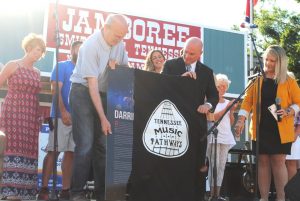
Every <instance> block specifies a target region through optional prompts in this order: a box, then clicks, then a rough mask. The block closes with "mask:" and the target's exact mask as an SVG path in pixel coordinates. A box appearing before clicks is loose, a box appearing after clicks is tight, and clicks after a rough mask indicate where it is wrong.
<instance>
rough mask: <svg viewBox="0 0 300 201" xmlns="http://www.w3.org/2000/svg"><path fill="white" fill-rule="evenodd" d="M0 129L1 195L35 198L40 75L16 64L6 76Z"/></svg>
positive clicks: (36, 71)
mask: <svg viewBox="0 0 300 201" xmlns="http://www.w3.org/2000/svg"><path fill="white" fill-rule="evenodd" d="M7 84H8V91H7V95H6V97H5V99H4V102H3V104H2V108H1V116H0V130H1V131H3V132H4V133H5V134H6V139H7V140H6V149H5V152H4V161H3V162H4V164H3V175H2V183H1V185H0V188H1V195H2V196H4V197H5V196H16V197H18V198H19V199H22V200H30V199H34V200H35V195H36V193H37V168H38V136H39V127H40V126H39V125H40V124H39V100H38V93H39V91H40V89H41V82H40V74H39V72H38V70H35V69H33V68H31V69H29V68H23V67H20V66H18V68H17V69H16V71H15V72H14V74H13V75H12V76H11V77H10V78H9V79H8V82H7Z"/></svg>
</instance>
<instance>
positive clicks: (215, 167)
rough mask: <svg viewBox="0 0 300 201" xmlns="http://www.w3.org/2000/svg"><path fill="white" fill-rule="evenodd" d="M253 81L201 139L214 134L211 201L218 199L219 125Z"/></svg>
mask: <svg viewBox="0 0 300 201" xmlns="http://www.w3.org/2000/svg"><path fill="white" fill-rule="evenodd" d="M253 83H255V82H251V83H250V84H248V86H247V87H246V88H245V89H244V91H243V92H242V93H241V94H240V95H239V96H238V97H237V98H236V99H235V100H234V101H233V103H232V104H231V105H230V106H228V107H227V108H226V110H225V112H224V113H223V115H222V116H221V117H220V118H219V119H218V120H217V121H215V122H214V124H213V125H212V127H211V128H210V129H209V130H208V131H207V135H204V136H203V137H202V138H201V140H204V138H205V137H207V136H208V135H210V134H213V136H214V155H213V157H214V164H213V180H214V184H213V185H214V192H213V196H212V199H211V201H218V196H217V143H218V140H217V137H218V132H219V131H218V129H217V127H218V125H219V124H220V122H221V121H222V119H223V118H224V116H225V115H226V114H227V112H229V111H230V109H231V108H232V107H233V106H234V105H235V104H236V103H238V102H239V101H240V100H241V99H242V96H243V95H244V93H245V92H246V91H247V90H248V89H249V88H250V87H251V86H252V85H253Z"/></svg>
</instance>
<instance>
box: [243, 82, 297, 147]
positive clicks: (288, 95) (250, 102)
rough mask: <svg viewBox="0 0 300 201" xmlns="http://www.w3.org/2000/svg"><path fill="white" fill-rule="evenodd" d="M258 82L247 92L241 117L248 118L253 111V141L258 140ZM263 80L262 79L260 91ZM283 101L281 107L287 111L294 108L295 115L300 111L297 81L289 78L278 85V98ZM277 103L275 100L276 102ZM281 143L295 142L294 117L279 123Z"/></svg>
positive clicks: (251, 133)
mask: <svg viewBox="0 0 300 201" xmlns="http://www.w3.org/2000/svg"><path fill="white" fill-rule="evenodd" d="M257 80H258V79H256V80H255V81H254V84H253V85H252V86H250V88H249V89H248V90H247V91H246V94H245V98H244V100H243V103H242V105H241V110H240V112H239V115H243V116H246V117H247V116H248V115H249V113H250V112H251V111H252V112H253V115H252V119H251V122H250V127H249V133H250V135H251V139H252V140H256V126H255V125H256V102H257ZM262 81H263V79H262V78H261V79H260V90H261V86H262ZM276 97H278V98H280V99H281V107H282V108H283V109H286V108H288V107H290V108H293V109H294V111H295V114H297V113H298V111H299V109H300V89H299V86H298V84H297V82H296V80H295V79H293V78H290V77H288V78H287V80H286V81H285V82H284V83H280V84H278V87H277V96H276ZM274 101H275V100H274ZM277 124H278V129H279V134H280V139H281V143H282V144H284V143H288V142H293V141H294V140H295V137H294V116H287V117H284V118H283V119H282V121H281V122H277Z"/></svg>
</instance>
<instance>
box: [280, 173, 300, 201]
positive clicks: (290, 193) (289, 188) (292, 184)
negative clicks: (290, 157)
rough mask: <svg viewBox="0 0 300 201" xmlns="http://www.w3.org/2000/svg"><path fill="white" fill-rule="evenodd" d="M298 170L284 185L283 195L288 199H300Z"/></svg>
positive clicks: (293, 200)
mask: <svg viewBox="0 0 300 201" xmlns="http://www.w3.org/2000/svg"><path fill="white" fill-rule="evenodd" d="M299 185H300V172H298V173H297V174H296V175H295V176H294V177H293V178H292V179H291V180H290V181H289V182H288V183H287V184H286V186H285V187H284V192H285V195H286V196H287V197H288V198H289V199H290V201H299V200H300V190H299Z"/></svg>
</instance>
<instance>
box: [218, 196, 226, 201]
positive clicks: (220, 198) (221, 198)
mask: <svg viewBox="0 0 300 201" xmlns="http://www.w3.org/2000/svg"><path fill="white" fill-rule="evenodd" d="M218 201H226V199H225V198H223V197H221V196H219V197H218Z"/></svg>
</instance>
